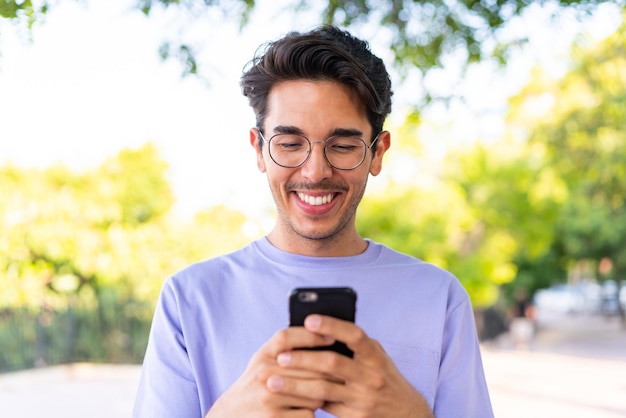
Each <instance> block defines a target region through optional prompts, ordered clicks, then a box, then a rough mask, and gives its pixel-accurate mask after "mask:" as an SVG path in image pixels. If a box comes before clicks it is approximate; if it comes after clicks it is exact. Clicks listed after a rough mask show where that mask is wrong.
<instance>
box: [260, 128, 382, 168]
mask: <svg viewBox="0 0 626 418" xmlns="http://www.w3.org/2000/svg"><path fill="white" fill-rule="evenodd" d="M257 131H258V132H259V135H260V136H261V139H262V140H263V142H265V143H266V144H267V153H268V154H269V156H270V158H271V159H272V161H274V163H275V164H276V165H278V166H280V167H283V168H298V167H302V166H303V165H304V163H306V162H307V161H308V160H309V158H310V157H311V150H312V149H313V144H321V145H323V149H324V158H325V159H326V162H327V163H328V165H330V166H331V167H332V168H334V169H336V170H343V171H349V170H354V169H356V168H358V167H359V166H360V165H361V164H363V161H365V157H366V156H367V150H368V149H371V148H372V147H373V146H374V144H375V143H376V141H378V137H379V136H380V134H381V133H382V131H380V132H378V134H377V135H376V136H375V137H374V139H373V140H372V143H371V144H369V145H367V143H366V142H365V140H364V139H363V138H361V137H359V136H350V138H354V139H358V140H359V141H361V142H362V143H363V145H364V146H365V152H364V153H363V158H361V161H359V163H358V164H356V165H355V166H353V167H351V168H340V167H337V166H335V165H334V164H333V163H331V162H330V160H329V159H328V155H327V154H326V144H328V141H330V140H331V139H333V138H337V137H340V136H343V135H333V136H329V137H328V138H326V139H325V140H324V141H311V140H310V139H309V138H308V137H306V136H305V135H302V134H285V133H277V134H274V135H272V136H271V137H270V139H266V138H265V135H263V132H262V131H261V130H260V129H259V128H257ZM279 135H297V136H299V137H302V138H304V139H306V141H307V142H308V144H309V149H308V150H307V153H306V157H305V158H304V160H303V161H302V162H301V163H300V164H297V165H285V164H281V163H279V162H278V161H276V160H275V159H274V156H273V155H272V147H271V146H270V142H271V141H272V139H274V138H275V137H276V136H279Z"/></svg>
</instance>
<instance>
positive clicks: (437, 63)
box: [0, 0, 626, 75]
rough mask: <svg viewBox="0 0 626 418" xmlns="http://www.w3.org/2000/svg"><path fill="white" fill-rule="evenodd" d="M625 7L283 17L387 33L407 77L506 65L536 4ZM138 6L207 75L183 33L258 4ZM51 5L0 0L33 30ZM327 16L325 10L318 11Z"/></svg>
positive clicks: (432, 3)
mask: <svg viewBox="0 0 626 418" xmlns="http://www.w3.org/2000/svg"><path fill="white" fill-rule="evenodd" d="M605 3H609V4H615V5H616V6H618V7H623V6H624V4H625V3H626V2H625V1H624V0H613V1H611V0H541V1H530V0H497V1H479V0H453V1H444V0H386V1H385V0H382V1H366V0H356V1H355V0H319V1H318V2H310V1H305V0H285V2H284V7H283V12H284V13H293V14H294V17H296V20H297V17H298V16H303V15H304V14H309V15H310V14H311V13H315V14H316V15H319V16H320V19H319V23H332V24H338V25H341V26H344V27H347V28H349V29H352V30H354V31H356V32H357V33H358V32H359V31H360V30H361V29H363V28H365V27H366V26H368V25H369V27H375V28H381V29H382V32H381V33H380V34H377V35H376V36H377V37H379V38H385V39H386V42H387V43H388V45H389V48H390V50H391V51H392V52H393V54H394V59H395V62H396V64H397V67H398V68H399V69H400V72H401V73H404V74H407V73H408V72H416V71H417V72H420V73H421V74H422V75H424V74H426V73H427V72H429V71H430V70H431V69H436V68H442V67H444V66H446V65H447V66H449V65H450V62H451V59H452V61H455V62H460V63H461V66H462V67H463V68H466V67H467V66H468V65H470V64H472V63H477V62H481V61H486V60H495V61H496V62H498V63H500V64H505V63H506V62H507V61H508V60H509V58H510V56H511V53H512V52H513V51H515V49H516V48H518V47H519V46H520V45H523V44H524V43H525V41H526V40H527V35H526V34H523V33H522V34H512V33H511V32H509V33H507V32H506V30H505V29H506V27H507V24H509V23H510V22H511V21H512V20H514V19H515V18H517V17H519V16H522V15H523V14H524V13H525V12H526V11H528V10H529V9H531V8H533V7H538V6H539V7H545V8H546V9H547V10H548V9H549V10H551V12H550V13H551V15H552V16H553V18H554V19H555V20H556V19H558V17H559V16H561V15H562V14H563V13H564V12H565V11H573V12H574V13H575V14H576V15H577V16H578V17H579V18H582V17H583V16H585V15H587V14H589V13H590V12H592V11H594V10H595V9H596V8H597V6H599V5H601V4H605ZM136 7H137V8H138V9H139V10H141V12H143V13H144V14H145V15H146V16H150V15H151V14H153V13H154V12H155V11H156V10H157V9H159V10H162V9H169V10H174V11H178V12H180V13H181V14H182V15H183V16H185V18H184V20H183V21H181V22H182V23H181V28H180V29H181V30H180V33H181V38H180V39H167V40H164V42H163V44H162V46H161V48H160V49H159V54H160V55H161V56H162V57H163V58H168V57H175V58H177V59H179V60H180V61H181V63H182V65H183V67H184V72H185V73H186V74H197V73H199V72H200V71H201V70H200V69H199V67H198V65H199V64H198V60H197V59H196V56H197V52H198V51H196V50H195V48H194V46H192V45H191V44H190V43H189V42H188V40H187V39H185V29H187V28H188V27H189V26H190V22H202V23H203V24H207V23H205V22H212V23H213V24H217V23H218V20H217V18H215V17H212V16H214V15H212V13H213V12H216V11H217V12H218V13H217V15H218V16H219V18H220V19H223V18H224V17H226V18H228V19H233V20H237V21H239V23H240V25H241V26H242V27H245V25H246V24H247V23H248V22H249V21H250V20H251V19H254V11H255V10H256V9H257V8H258V7H259V5H258V2H256V1H255V0H206V1H203V2H198V1H193V0H138V1H137V2H136ZM48 9H49V6H48V3H47V2H45V1H44V2H43V3H42V5H41V6H34V5H33V3H32V1H31V0H5V1H3V2H0V16H1V17H4V18H5V19H10V20H16V21H18V22H25V23H26V24H27V25H28V26H29V27H30V26H32V24H33V23H34V22H36V21H38V20H41V18H42V16H44V15H45V13H46V12H47V11H48ZM320 12H321V13H320Z"/></svg>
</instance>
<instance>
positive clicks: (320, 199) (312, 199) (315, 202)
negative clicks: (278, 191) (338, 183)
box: [298, 192, 333, 206]
mask: <svg viewBox="0 0 626 418" xmlns="http://www.w3.org/2000/svg"><path fill="white" fill-rule="evenodd" d="M298 197H299V198H300V200H302V201H303V202H304V203H307V204H309V205H311V206H319V205H325V204H326V203H328V202H330V201H331V200H333V194H332V193H331V194H327V195H326V196H309V195H307V194H304V193H301V192H299V193H298Z"/></svg>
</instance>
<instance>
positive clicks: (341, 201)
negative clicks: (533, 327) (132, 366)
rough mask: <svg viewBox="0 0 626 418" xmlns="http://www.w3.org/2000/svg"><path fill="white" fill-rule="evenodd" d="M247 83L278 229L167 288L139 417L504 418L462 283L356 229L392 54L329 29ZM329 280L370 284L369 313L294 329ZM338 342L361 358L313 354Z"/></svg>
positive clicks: (279, 46) (382, 146)
mask: <svg viewBox="0 0 626 418" xmlns="http://www.w3.org/2000/svg"><path fill="white" fill-rule="evenodd" d="M241 85H242V88H243V93H244V95H246V96H247V97H248V99H249V101H250V104H251V106H252V108H253V110H254V112H255V114H256V123H257V126H256V128H253V129H251V130H250V144H251V145H252V146H253V147H254V149H255V151H256V157H257V159H256V161H257V166H258V168H259V170H260V171H261V172H263V173H265V175H266V176H267V180H268V183H269V186H270V189H271V192H272V195H273V198H274V201H275V203H276V208H277V213H278V215H277V219H276V224H275V226H274V228H273V229H272V230H271V232H270V233H269V234H268V235H267V237H264V238H261V239H259V240H257V241H255V242H252V243H251V244H249V245H247V246H246V247H244V248H242V249H241V250H238V251H235V252H234V253H231V254H227V255H224V256H220V257H217V258H214V259H209V260H206V261H203V262H200V263H197V264H194V265H192V266H189V267H188V268H186V269H184V270H182V271H180V272H179V273H177V274H175V275H174V276H172V277H170V278H169V279H168V280H167V281H166V282H165V284H164V287H163V290H162V293H161V296H160V298H159V303H158V306H157V309H156V312H155V316H154V320H153V326H152V330H151V334H150V341H149V344H148V349H147V352H146V358H145V361H144V367H143V372H142V377H141V383H140V386H139V391H138V394H137V399H136V404H135V411H134V416H135V417H150V418H155V417H168V418H169V417H203V416H205V417H210V418H217V417H231V418H232V417H294V418H295V417H328V416H336V417H355V416H367V417H393V418H398V417H433V416H436V417H437V418H450V417H463V418H471V417H480V418H487V417H492V416H493V414H492V411H491V405H490V401H489V395H488V392H487V388H486V384H485V379H484V375H483V370H482V365H481V359H480V352H479V346H478V342H477V337H476V329H475V326H474V320H473V315H472V309H471V305H470V302H469V299H468V297H467V294H466V292H465V291H464V290H463V288H462V287H461V285H460V284H459V282H458V280H457V279H456V278H455V277H454V276H452V275H451V274H449V273H447V272H445V271H443V270H441V269H439V268H437V267H435V266H432V265H430V264H427V263H425V262H423V261H420V260H418V259H415V258H412V257H409V256H407V255H403V254H400V253H397V252H395V251H393V250H391V249H389V248H387V247H385V246H384V245H382V244H378V243H375V242H373V241H370V240H368V239H364V238H362V237H361V236H360V235H359V234H358V232H357V229H356V226H355V217H356V210H357V207H358V205H359V202H360V200H361V197H362V196H363V193H364V191H365V186H366V183H367V179H368V176H369V175H370V174H371V175H374V176H375V175H377V174H378V173H380V171H381V169H382V160H383V155H384V153H385V152H386V151H387V150H388V149H389V146H390V142H391V135H390V133H389V132H387V131H383V130H382V128H383V123H384V121H385V118H386V116H387V115H388V114H389V112H390V110H391V94H392V93H391V83H390V80H389V76H388V74H387V71H386V69H385V67H384V65H383V63H382V61H381V60H380V59H379V58H377V57H375V56H374V55H373V54H372V53H371V52H370V50H369V48H368V46H367V44H366V43H365V42H363V41H361V40H358V39H356V38H354V37H352V36H351V35H350V34H348V33H347V32H343V31H341V30H339V29H337V28H334V27H323V28H320V29H317V30H314V31H311V32H309V33H304V34H298V33H291V34H289V35H287V36H286V37H284V38H283V39H280V40H278V41H276V42H274V43H271V44H269V45H268V46H267V48H266V49H265V50H264V51H263V52H260V53H259V55H258V56H257V57H256V58H255V59H254V60H253V61H252V62H251V65H250V66H249V67H248V69H247V70H246V71H245V72H244V74H243V76H242V78H241ZM390 210H393V208H390ZM321 286H333V287H337V286H347V287H352V288H353V289H355V291H356V293H357V295H358V304H357V317H356V323H351V322H347V321H342V320H338V319H335V318H332V317H329V316H321V315H311V316H309V317H307V318H306V321H305V325H304V327H286V325H287V323H288V312H287V299H286V297H287V295H288V293H289V291H290V290H291V289H293V288H296V287H321ZM334 341H341V342H343V343H345V344H347V346H348V347H349V348H350V349H351V350H352V351H353V352H354V356H353V358H349V357H346V356H343V355H341V354H337V353H335V352H332V351H328V350H326V351H312V350H299V349H298V348H305V347H315V346H328V345H329V344H331V343H332V342H334Z"/></svg>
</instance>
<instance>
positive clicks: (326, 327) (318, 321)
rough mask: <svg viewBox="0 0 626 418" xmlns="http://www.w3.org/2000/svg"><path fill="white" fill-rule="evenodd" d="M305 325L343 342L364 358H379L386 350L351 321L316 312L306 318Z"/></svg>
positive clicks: (313, 330) (312, 330)
mask: <svg viewBox="0 0 626 418" xmlns="http://www.w3.org/2000/svg"><path fill="white" fill-rule="evenodd" d="M304 327H305V328H306V329H307V330H309V331H311V332H314V333H319V334H320V335H324V336H327V337H330V338H332V339H336V340H337V341H341V342H343V343H344V344H346V345H347V346H348V348H350V349H351V350H352V351H354V353H355V356H358V357H360V358H362V359H368V358H379V355H380V353H381V352H384V351H383V350H382V346H381V345H380V344H379V343H378V342H377V341H375V340H372V339H371V338H369V337H368V336H367V334H366V333H365V331H363V329H361V328H360V327H359V326H357V325H356V324H354V323H353V322H350V321H344V320H341V319H337V318H333V317H330V316H324V315H317V314H315V315H309V316H307V317H306V318H305V320H304Z"/></svg>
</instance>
